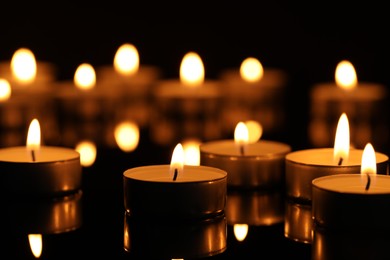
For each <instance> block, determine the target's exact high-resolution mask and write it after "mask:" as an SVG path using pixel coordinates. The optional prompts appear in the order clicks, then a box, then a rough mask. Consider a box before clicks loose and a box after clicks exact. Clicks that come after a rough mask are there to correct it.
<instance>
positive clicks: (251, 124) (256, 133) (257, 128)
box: [245, 120, 263, 143]
mask: <svg viewBox="0 0 390 260" xmlns="http://www.w3.org/2000/svg"><path fill="white" fill-rule="evenodd" d="M245 125H246V127H247V128H248V143H256V142H257V141H259V140H260V138H261V135H262V134H263V127H262V126H261V124H260V123H259V122H257V121H255V120H247V121H245Z"/></svg>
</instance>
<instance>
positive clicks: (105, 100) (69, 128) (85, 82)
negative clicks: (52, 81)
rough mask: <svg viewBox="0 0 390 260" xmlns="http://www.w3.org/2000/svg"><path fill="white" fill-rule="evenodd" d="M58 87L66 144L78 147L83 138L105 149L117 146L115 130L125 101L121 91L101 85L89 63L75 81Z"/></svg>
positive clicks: (76, 76)
mask: <svg viewBox="0 0 390 260" xmlns="http://www.w3.org/2000/svg"><path fill="white" fill-rule="evenodd" d="M57 88H58V89H57V91H56V93H55V100H56V104H57V106H58V113H59V117H58V118H59V122H58V125H59V126H60V130H61V137H62V141H63V143H64V144H65V145H67V146H75V145H76V143H77V142H78V141H80V140H82V139H90V140H92V141H94V142H95V143H96V144H98V145H102V146H108V145H107V144H114V145H115V140H114V130H113V129H114V125H115V123H116V121H115V120H116V119H115V113H116V109H117V105H118V104H119V100H120V99H121V93H120V92H119V91H116V90H115V89H112V88H109V86H103V85H101V84H99V82H97V79H96V72H95V69H94V67H93V66H92V65H91V64H89V63H82V64H80V65H79V66H78V67H77V69H76V71H75V74H74V78H73V81H62V82H58V83H57ZM75 128H77V129H78V131H77V132H75V131H74V129H75Z"/></svg>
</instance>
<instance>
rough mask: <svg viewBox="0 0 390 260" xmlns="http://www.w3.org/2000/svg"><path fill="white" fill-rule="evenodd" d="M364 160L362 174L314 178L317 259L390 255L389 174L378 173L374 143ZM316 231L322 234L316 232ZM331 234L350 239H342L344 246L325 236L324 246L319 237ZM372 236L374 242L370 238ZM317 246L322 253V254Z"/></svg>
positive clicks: (366, 150)
mask: <svg viewBox="0 0 390 260" xmlns="http://www.w3.org/2000/svg"><path fill="white" fill-rule="evenodd" d="M361 160H362V162H361V170H360V174H358V172H355V174H338V175H331V176H323V177H320V178H316V179H315V180H313V182H312V188H313V203H312V207H313V209H312V216H313V222H314V245H315V249H314V251H313V254H314V255H315V256H316V259H329V258H332V259H334V258H338V257H337V256H347V255H348V256H350V255H351V254H352V255H353V256H355V257H353V258H354V259H356V258H357V257H358V256H359V257H360V256H363V255H364V256H368V255H370V257H369V258H375V259H385V258H387V257H388V250H387V249H388V248H387V243H386V242H388V237H387V234H388V233H389V231H390V224H389V221H388V220H389V217H390V205H389V203H388V202H389V200H390V176H388V175H377V169H376V167H377V163H376V156H375V151H374V148H373V146H372V144H371V143H367V144H366V146H365V148H364V151H363V154H362V157H361ZM317 231H318V232H319V236H316V232H317ZM323 236H324V237H323ZM329 236H331V237H337V236H343V237H348V238H350V239H348V240H343V241H344V242H343V247H340V246H335V244H332V243H329V241H327V239H325V240H326V241H327V244H325V245H326V246H325V247H323V245H324V244H323V241H321V240H318V239H323V238H326V237H329ZM371 238H373V239H374V241H375V243H371V242H369V241H370V240H371ZM330 245H331V246H330ZM357 245H362V246H361V247H356V246H357ZM319 247H320V248H319ZM323 249H326V251H323ZM335 249H337V251H336V250H335ZM352 249H353V250H352ZM318 250H320V251H321V252H322V253H321V254H319V251H318ZM363 250H364V251H363ZM351 252H352V253H351ZM367 252H368V253H367ZM322 255H323V256H327V258H323V256H322Z"/></svg>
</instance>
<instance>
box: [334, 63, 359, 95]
mask: <svg viewBox="0 0 390 260" xmlns="http://www.w3.org/2000/svg"><path fill="white" fill-rule="evenodd" d="M335 80H336V84H337V86H339V87H341V88H342V89H345V90H351V89H354V88H355V87H356V85H357V76H356V71H355V68H354V67H353V65H352V63H351V62H349V61H347V60H343V61H340V62H339V64H338V65H337V67H336V72H335Z"/></svg>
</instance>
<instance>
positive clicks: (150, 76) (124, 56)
mask: <svg viewBox="0 0 390 260" xmlns="http://www.w3.org/2000/svg"><path fill="white" fill-rule="evenodd" d="M160 74H161V73H160V70H159V69H158V68H156V67H154V66H150V65H145V64H142V65H141V62H140V55H139V52H138V50H137V48H136V46H135V45H134V44H130V43H124V44H122V45H120V46H119V48H118V49H117V51H116V53H115V55H114V59H113V64H112V66H101V67H99V68H97V70H96V76H97V80H98V81H99V83H100V84H101V85H103V86H104V87H105V88H107V89H110V90H111V91H116V92H119V93H121V98H120V100H119V102H118V103H117V111H116V112H117V113H116V115H115V116H116V118H117V120H120V121H122V120H131V121H135V122H136V123H137V124H138V125H139V126H140V127H145V126H147V125H148V123H149V121H150V114H151V111H150V110H151V108H150V103H151V90H152V88H153V87H154V83H155V81H156V80H157V79H159V78H160Z"/></svg>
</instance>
